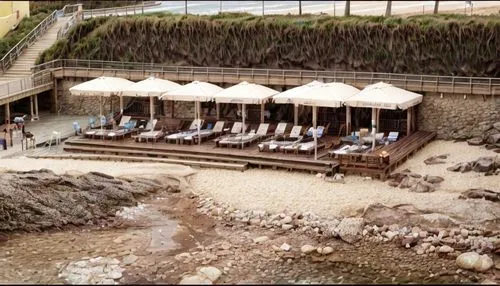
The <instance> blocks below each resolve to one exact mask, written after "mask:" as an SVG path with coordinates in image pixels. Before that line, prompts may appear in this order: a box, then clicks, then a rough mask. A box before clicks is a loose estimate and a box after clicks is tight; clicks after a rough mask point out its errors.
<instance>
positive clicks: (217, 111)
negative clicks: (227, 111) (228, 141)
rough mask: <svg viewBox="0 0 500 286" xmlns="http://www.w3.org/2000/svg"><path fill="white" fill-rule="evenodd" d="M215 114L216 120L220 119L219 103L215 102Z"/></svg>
mask: <svg viewBox="0 0 500 286" xmlns="http://www.w3.org/2000/svg"><path fill="white" fill-rule="evenodd" d="M215 114H216V115H215V116H216V117H217V120H220V103H216V104H215Z"/></svg>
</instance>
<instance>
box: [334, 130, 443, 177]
mask: <svg viewBox="0 0 500 286" xmlns="http://www.w3.org/2000/svg"><path fill="white" fill-rule="evenodd" d="M435 136H436V133H435V132H426V131H417V132H415V133H413V134H411V135H410V136H405V137H403V138H401V139H399V140H398V141H396V142H394V143H392V144H389V145H386V146H380V147H379V148H377V149H375V151H373V152H370V153H361V154H359V153H354V154H353V153H351V154H345V155H340V156H339V164H340V170H341V172H344V173H357V174H362V175H370V176H375V177H379V178H380V179H381V180H385V179H386V178H387V176H388V175H389V174H390V173H391V172H392V171H394V170H395V169H396V168H397V167H399V166H400V165H401V164H402V163H404V162H405V161H406V160H407V159H408V158H409V157H410V156H411V155H413V154H415V152H417V151H418V150H420V149H422V148H423V147H424V146H425V145H427V143H429V142H430V141H431V140H432V139H434V137H435ZM383 152H384V153H385V156H383Z"/></svg>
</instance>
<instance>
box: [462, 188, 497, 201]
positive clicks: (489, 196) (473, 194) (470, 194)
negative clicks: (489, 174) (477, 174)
mask: <svg viewBox="0 0 500 286" xmlns="http://www.w3.org/2000/svg"><path fill="white" fill-rule="evenodd" d="M459 198H460V199H485V200H489V201H492V202H500V192H495V191H492V190H487V189H468V190H467V191H465V192H463V193H462V194H461V195H460V196H459Z"/></svg>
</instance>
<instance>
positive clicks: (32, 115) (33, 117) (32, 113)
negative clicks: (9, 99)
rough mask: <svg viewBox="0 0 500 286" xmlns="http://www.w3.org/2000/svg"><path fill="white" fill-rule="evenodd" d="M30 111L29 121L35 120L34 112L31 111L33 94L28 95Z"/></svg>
mask: <svg viewBox="0 0 500 286" xmlns="http://www.w3.org/2000/svg"><path fill="white" fill-rule="evenodd" d="M30 111H31V121H33V120H35V113H34V112H33V95H32V96H30Z"/></svg>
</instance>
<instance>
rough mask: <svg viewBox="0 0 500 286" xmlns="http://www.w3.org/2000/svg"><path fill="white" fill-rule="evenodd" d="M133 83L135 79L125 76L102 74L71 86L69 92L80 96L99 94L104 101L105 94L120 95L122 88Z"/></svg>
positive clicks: (100, 99) (100, 111) (100, 112)
mask: <svg viewBox="0 0 500 286" xmlns="http://www.w3.org/2000/svg"><path fill="white" fill-rule="evenodd" d="M133 83H134V82H133V81H130V80H127V79H124V78H119V77H108V76H101V77H98V78H95V79H93V80H89V81H86V82H82V83H80V84H77V85H75V86H73V87H71V88H70V89H69V92H70V93H71V95H78V96H99V101H102V97H103V96H105V97H109V96H111V95H118V94H119V93H120V91H121V90H122V89H124V88H127V87H128V86H130V85H131V84H133ZM99 116H102V104H101V105H100V110H99Z"/></svg>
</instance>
